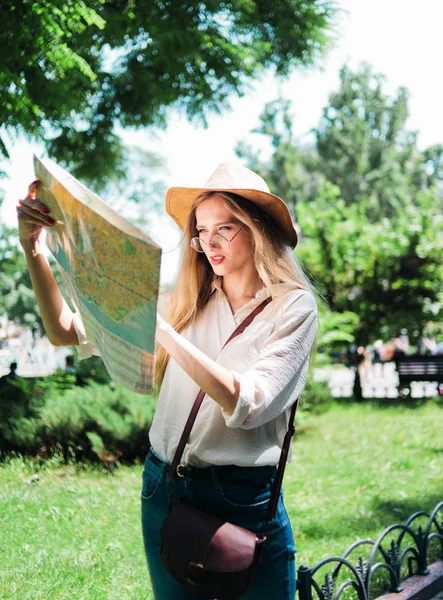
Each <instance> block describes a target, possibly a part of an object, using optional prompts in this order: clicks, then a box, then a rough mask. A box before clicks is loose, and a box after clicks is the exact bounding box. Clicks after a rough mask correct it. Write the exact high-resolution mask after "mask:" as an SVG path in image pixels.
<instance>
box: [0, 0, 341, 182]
mask: <svg viewBox="0 0 443 600" xmlns="http://www.w3.org/2000/svg"><path fill="white" fill-rule="evenodd" d="M334 13H335V2H334V0H281V1H279V2H274V1H273V0H272V1H271V0H260V1H259V0H255V1H254V0H227V1H226V2H216V1H214V0H203V1H199V2H197V1H196V0H174V1H172V0H164V1H163V0H152V1H147V0H139V1H138V2H135V1H134V0H85V1H79V0H46V1H45V2H34V0H20V1H18V0H15V1H13V2H9V3H2V4H1V6H0V19H1V24H0V42H1V44H2V48H4V49H5V48H7V49H8V51H7V52H3V53H2V58H1V62H0V65H1V68H0V91H1V100H0V122H1V123H3V130H4V132H6V133H7V134H8V133H9V134H10V135H14V134H15V133H16V132H21V133H24V134H28V135H33V136H37V137H39V138H42V139H43V140H45V142H46V144H47V148H48V150H49V152H50V153H51V154H52V155H53V156H55V157H56V158H57V159H58V160H59V161H63V162H64V163H65V164H67V165H69V166H70V168H71V169H73V170H74V172H75V173H76V174H77V175H78V176H79V177H81V178H82V179H96V180H99V181H102V182H103V181H106V178H107V175H108V174H109V173H112V172H115V170H116V167H117V166H118V165H119V163H120V160H121V158H122V156H121V144H120V141H119V138H118V135H117V133H116V125H120V126H123V127H136V128H137V127H143V126H149V125H159V124H164V122H165V119H166V115H167V108H168V107H169V106H176V107H180V108H182V109H184V110H186V112H187V114H188V115H189V116H190V117H195V116H197V115H199V116H200V117H201V118H203V119H204V118H205V115H206V114H207V113H208V111H220V110H221V108H222V107H223V106H225V104H226V102H227V100H228V98H229V97H230V96H231V95H232V94H241V93H243V91H244V90H245V89H246V87H247V83H248V81H250V80H252V79H254V78H257V77H258V76H259V75H260V73H261V72H262V71H263V69H265V68H270V67H274V68H275V69H276V72H277V73H278V74H281V75H285V74H287V73H288V72H289V71H290V70H291V69H292V68H293V67H294V66H295V65H297V64H302V65H309V64H310V63H312V62H313V61H314V60H315V59H316V58H317V57H318V56H319V54H320V53H321V51H322V50H323V49H324V47H325V45H326V43H327V32H328V29H329V27H330V22H331V18H332V16H333V15H334ZM0 151H1V152H2V154H3V155H4V156H7V143H6V142H5V140H3V141H2V143H1V147H0Z"/></svg>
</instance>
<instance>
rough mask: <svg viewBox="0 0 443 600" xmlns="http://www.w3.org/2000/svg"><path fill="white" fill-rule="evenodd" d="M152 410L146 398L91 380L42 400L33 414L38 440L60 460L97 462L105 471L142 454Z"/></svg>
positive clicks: (145, 445) (145, 448) (147, 443)
mask: <svg viewBox="0 0 443 600" xmlns="http://www.w3.org/2000/svg"><path fill="white" fill-rule="evenodd" d="M154 409H155V399H154V398H153V397H152V396H140V395H139V394H135V393H133V392H130V391H129V390H127V389H125V388H123V387H122V386H120V385H117V384H116V385H115V387H114V388H111V387H109V386H107V385H100V384H98V383H95V382H92V381H91V382H90V383H89V385H88V386H86V387H82V388H78V387H76V388H73V389H71V390H67V391H66V392H65V393H64V394H63V395H62V396H54V395H52V396H51V397H49V398H48V399H47V401H46V403H45V405H44V406H43V407H42V408H41V409H40V410H39V415H40V419H41V438H42V441H43V443H44V446H45V448H47V449H50V450H51V449H60V450H61V451H62V453H63V456H64V457H65V460H68V459H69V458H70V457H73V458H75V459H76V460H84V459H92V460H97V459H99V460H101V461H102V462H103V463H104V464H105V465H106V466H110V467H112V466H113V465H115V463H116V461H120V462H125V463H129V462H133V461H134V460H137V459H142V458H143V457H144V456H146V452H147V450H148V448H149V439H148V433H149V428H150V426H151V422H152V418H153V415H154Z"/></svg>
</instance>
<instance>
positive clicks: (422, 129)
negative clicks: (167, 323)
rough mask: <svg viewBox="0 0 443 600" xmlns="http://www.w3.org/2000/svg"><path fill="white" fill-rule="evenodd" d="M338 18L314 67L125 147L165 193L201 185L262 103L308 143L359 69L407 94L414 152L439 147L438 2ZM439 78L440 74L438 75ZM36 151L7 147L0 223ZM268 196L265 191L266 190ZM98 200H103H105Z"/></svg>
mask: <svg viewBox="0 0 443 600" xmlns="http://www.w3.org/2000/svg"><path fill="white" fill-rule="evenodd" d="M338 4H339V6H340V9H341V12H340V15H339V16H338V17H337V18H336V23H335V26H334V30H335V31H334V35H333V37H334V42H333V47H332V48H331V50H330V51H329V52H328V54H327V56H326V57H325V58H324V59H323V60H322V61H321V64H319V65H318V66H317V67H315V68H310V69H308V70H303V71H297V72H294V73H293V74H292V75H291V76H290V77H289V79H288V80H287V81H284V82H281V81H277V80H276V79H275V78H274V77H273V76H272V75H271V74H268V75H266V76H265V77H264V78H263V79H262V80H261V81H258V82H256V83H255V84H254V86H253V87H252V89H251V91H250V92H249V93H248V94H247V95H245V96H244V97H243V98H240V99H239V98H233V99H232V101H231V110H229V111H226V112H224V113H223V114H222V115H221V116H218V115H214V116H212V117H210V118H209V120H208V121H209V126H208V128H207V129H204V128H203V127H202V126H199V125H197V124H193V123H189V122H188V121H187V120H186V118H185V117H184V116H180V115H178V114H172V115H171V119H170V122H169V124H168V128H167V130H166V131H164V132H158V131H153V130H148V131H138V132H130V133H126V134H125V135H124V139H125V141H127V142H128V143H130V144H137V145H140V146H141V147H143V148H148V149H150V150H153V151H155V152H157V153H159V154H160V155H161V156H163V157H164V159H165V163H166V166H167V170H166V172H165V182H166V184H167V185H168V186H202V185H203V184H204V183H205V181H206V180H207V179H208V178H209V176H210V175H211V173H212V172H213V171H214V170H215V168H216V167H217V165H218V164H220V163H221V162H234V161H238V159H237V157H236V155H235V146H236V144H237V142H238V141H239V140H246V141H248V142H249V143H251V144H254V145H255V146H256V147H257V149H258V150H263V152H266V148H260V145H261V144H263V140H261V139H260V136H258V135H254V134H251V133H250V132H251V130H252V129H254V127H256V126H257V125H258V123H259V115H260V112H261V111H262V109H263V107H264V105H265V103H266V102H269V101H272V100H274V99H276V97H277V96H278V94H279V92H280V93H281V94H282V95H283V97H285V98H289V99H290V100H291V101H292V107H293V114H294V116H295V121H294V124H295V134H296V135H297V137H298V138H299V140H300V142H308V141H310V140H312V139H313V138H312V133H310V132H311V130H312V128H314V127H316V126H317V125H318V122H319V120H320V117H321V114H322V109H323V107H324V106H325V105H326V104H327V101H328V96H329V94H330V93H331V92H333V91H334V90H336V89H337V88H338V85H339V70H340V68H341V67H342V66H343V65H344V64H347V65H348V66H350V67H351V68H357V67H358V66H359V65H360V64H361V63H363V62H367V63H369V64H370V65H372V67H373V68H374V70H375V71H376V72H379V73H383V74H384V75H385V76H386V78H387V82H386V86H385V91H386V92H387V93H390V94H392V93H394V91H395V90H396V89H397V88H398V87H400V86H404V87H406V88H408V89H409V92H410V103H409V110H410V118H409V122H408V128H409V129H411V130H414V131H418V132H419V138H418V144H419V147H421V148H425V147H427V146H430V145H432V144H437V143H443V118H442V115H441V112H442V107H443V86H442V85H441V57H442V56H443V36H442V34H441V23H443V0H421V1H420V2H419V3H418V2H417V1H416V0H340V1H339V2H338ZM439 73H440V75H439ZM33 152H36V153H37V154H39V155H42V152H43V149H42V147H41V146H38V145H36V144H32V143H29V142H26V141H24V140H18V141H17V142H16V143H15V144H14V145H13V147H12V148H11V157H12V158H11V161H10V163H9V165H8V166H7V168H6V170H7V173H8V177H7V179H6V180H4V181H0V185H1V187H3V189H4V190H5V202H4V205H3V209H2V213H1V218H2V220H4V221H5V222H7V223H8V224H14V223H15V204H16V202H17V199H18V198H20V197H23V195H24V193H25V192H26V189H27V185H28V183H29V182H30V181H32V180H33V179H34V178H35V177H34V172H33V167H32V154H33ZM271 191H272V190H271ZM105 200H106V199H105ZM170 221H171V220H170V219H169V217H167V216H166V215H163V216H161V217H159V218H158V220H157V221H156V222H155V224H154V225H153V227H152V229H151V231H150V235H151V236H152V237H153V239H154V240H155V241H156V242H157V243H159V244H160V246H161V247H162V248H163V259H162V276H161V278H162V282H163V283H165V282H168V281H171V280H172V279H173V277H174V273H175V271H176V268H177V263H178V256H179V251H178V250H175V251H172V250H173V249H174V248H175V247H176V246H177V244H179V242H180V235H179V231H178V229H177V228H176V226H175V225H174V224H173V223H172V222H170Z"/></svg>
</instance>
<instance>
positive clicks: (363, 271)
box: [298, 182, 443, 345]
mask: <svg viewBox="0 0 443 600" xmlns="http://www.w3.org/2000/svg"><path fill="white" fill-rule="evenodd" d="M369 209H370V203H369V202H367V203H366V204H365V203H364V202H363V201H360V203H358V204H357V203H354V204H352V205H351V206H346V201H345V200H344V199H343V198H342V197H341V194H340V188H338V186H334V185H332V184H331V183H329V182H325V183H324V184H323V185H322V186H321V188H320V190H319V194H318V196H317V198H316V199H315V200H314V201H311V202H309V203H307V202H303V203H300V204H299V211H298V216H299V223H300V226H301V229H302V232H303V242H302V244H301V247H300V249H299V251H298V254H299V256H300V258H301V260H302V262H303V263H304V264H305V265H306V267H307V269H308V271H309V273H310V274H311V276H312V277H313V278H314V280H315V281H316V282H317V285H318V286H319V288H320V291H321V292H322V293H323V294H324V296H325V298H326V299H327V301H328V304H329V307H330V308H331V310H333V311H336V312H338V313H343V312H346V311H349V312H351V313H355V314H357V315H358V316H359V322H358V325H357V327H356V330H355V341H356V343H357V344H358V345H366V344H367V343H369V342H370V341H374V340H375V339H377V338H379V337H381V338H383V339H389V338H391V337H397V335H398V333H399V330H400V329H401V328H402V327H406V328H407V329H408V331H409V332H410V337H411V341H413V342H416V341H417V340H418V338H419V337H420V335H421V334H422V332H423V329H424V328H425V325H426V323H427V322H428V321H431V320H433V319H436V320H438V319H442V318H443V294H442V289H441V282H442V280H443V261H442V258H443V241H442V240H443V237H442V232H443V217H442V213H441V208H440V199H439V197H438V195H437V193H436V192H435V190H432V189H431V190H428V191H426V192H421V193H420V194H419V195H418V196H417V197H416V204H415V205H412V204H408V205H405V206H404V211H403V212H402V213H401V214H400V215H398V216H397V217H396V218H391V219H387V218H384V219H381V220H380V221H379V222H377V223H372V222H371V221H370V220H369V219H368V217H367V213H368V211H369Z"/></svg>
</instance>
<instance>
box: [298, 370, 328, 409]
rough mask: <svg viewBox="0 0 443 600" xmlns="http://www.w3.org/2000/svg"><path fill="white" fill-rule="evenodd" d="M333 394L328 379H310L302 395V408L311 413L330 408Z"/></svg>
mask: <svg viewBox="0 0 443 600" xmlns="http://www.w3.org/2000/svg"><path fill="white" fill-rule="evenodd" d="M332 401H333V396H332V392H331V389H330V387H329V384H328V382H327V381H315V380H314V379H313V378H312V377H311V379H309V380H308V382H307V384H306V387H305V389H304V390H303V393H302V395H301V402H300V408H301V409H302V411H306V412H309V413H316V414H318V413H322V412H325V411H326V410H328V409H329V407H330V404H331V403H332Z"/></svg>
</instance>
